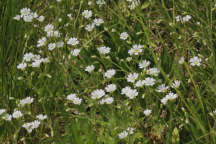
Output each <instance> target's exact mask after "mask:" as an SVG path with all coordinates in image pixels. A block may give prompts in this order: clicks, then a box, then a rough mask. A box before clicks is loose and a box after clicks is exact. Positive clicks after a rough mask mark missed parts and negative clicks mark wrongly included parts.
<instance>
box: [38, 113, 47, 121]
mask: <svg viewBox="0 0 216 144" xmlns="http://www.w3.org/2000/svg"><path fill="white" fill-rule="evenodd" d="M36 118H37V119H38V120H45V119H47V115H43V114H39V115H37V116H36Z"/></svg>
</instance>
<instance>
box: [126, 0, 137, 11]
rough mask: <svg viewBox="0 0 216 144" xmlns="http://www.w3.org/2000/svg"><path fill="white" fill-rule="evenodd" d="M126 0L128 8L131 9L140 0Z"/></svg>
mask: <svg viewBox="0 0 216 144" xmlns="http://www.w3.org/2000/svg"><path fill="white" fill-rule="evenodd" d="M127 1H128V2H130V5H129V8H130V9H131V10H133V9H135V8H136V7H137V6H138V5H139V4H140V0H127Z"/></svg>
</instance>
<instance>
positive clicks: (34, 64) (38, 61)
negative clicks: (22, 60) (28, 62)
mask: <svg viewBox="0 0 216 144" xmlns="http://www.w3.org/2000/svg"><path fill="white" fill-rule="evenodd" d="M41 62H42V61H41V60H36V61H34V62H32V67H40V64H41Z"/></svg>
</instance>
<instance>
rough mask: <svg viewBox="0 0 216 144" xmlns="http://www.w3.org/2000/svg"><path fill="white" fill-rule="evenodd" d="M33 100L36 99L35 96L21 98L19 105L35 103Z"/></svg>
mask: <svg viewBox="0 0 216 144" xmlns="http://www.w3.org/2000/svg"><path fill="white" fill-rule="evenodd" d="M33 101H34V98H31V97H26V98H24V99H22V100H20V102H19V105H20V106H24V105H26V104H31V103H33Z"/></svg>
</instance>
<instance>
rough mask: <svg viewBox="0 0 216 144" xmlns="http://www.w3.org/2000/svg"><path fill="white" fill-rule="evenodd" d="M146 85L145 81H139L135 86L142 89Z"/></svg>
mask: <svg viewBox="0 0 216 144" xmlns="http://www.w3.org/2000/svg"><path fill="white" fill-rule="evenodd" d="M143 85H144V81H143V80H138V81H137V82H136V84H135V86H136V87H142V86H143Z"/></svg>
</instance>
